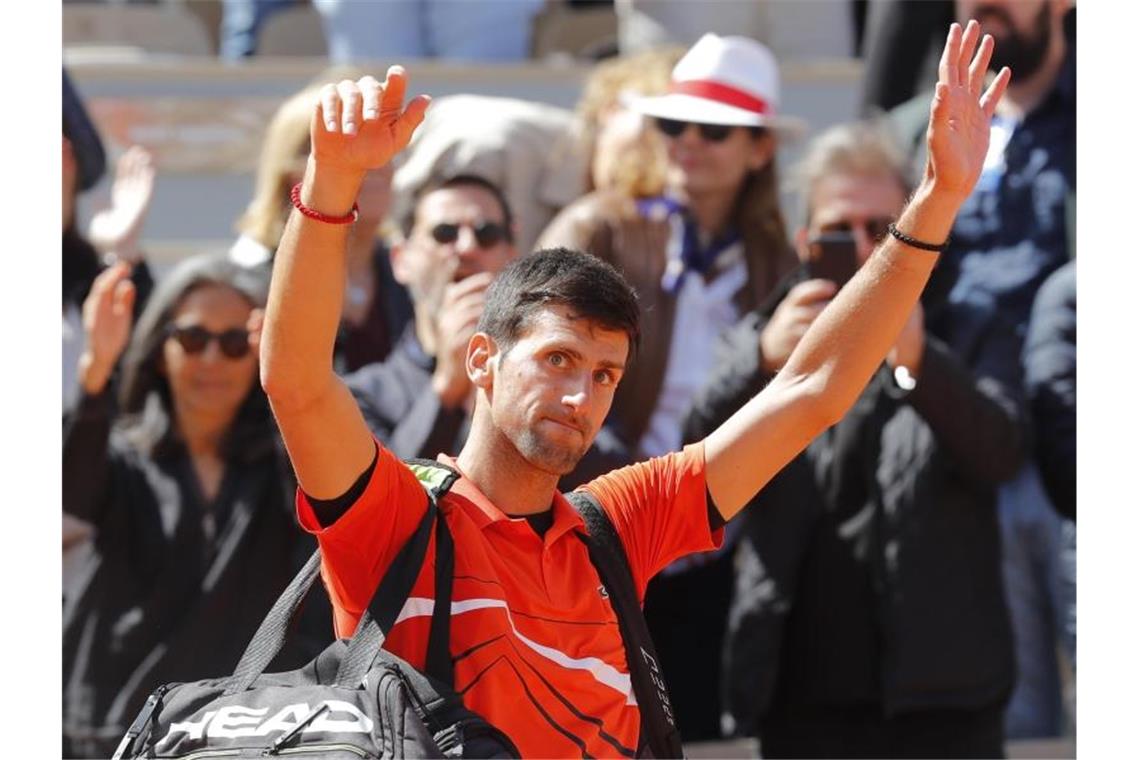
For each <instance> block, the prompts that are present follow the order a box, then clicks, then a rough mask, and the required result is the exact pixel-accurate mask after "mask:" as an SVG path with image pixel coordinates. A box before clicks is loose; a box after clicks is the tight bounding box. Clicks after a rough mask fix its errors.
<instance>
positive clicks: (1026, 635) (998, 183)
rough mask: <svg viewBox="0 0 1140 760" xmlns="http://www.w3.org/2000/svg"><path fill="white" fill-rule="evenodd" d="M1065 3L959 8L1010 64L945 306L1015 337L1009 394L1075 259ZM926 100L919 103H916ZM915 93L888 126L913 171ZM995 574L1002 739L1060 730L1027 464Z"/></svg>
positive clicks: (1043, 523)
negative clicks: (1003, 661)
mask: <svg viewBox="0 0 1140 760" xmlns="http://www.w3.org/2000/svg"><path fill="white" fill-rule="evenodd" d="M1070 6H1071V3H1070V2H1069V1H1068V0H1036V1H1034V0H1004V1H998V0H958V2H957V3H956V12H957V15H958V18H959V19H964V18H976V19H978V21H979V22H980V23H981V24H982V28H983V29H984V30H985V31H986V32H987V33H989V34H992V35H993V37H994V41H995V47H994V55H993V57H992V59H991V61H990V68H991V70H997V67H1000V66H1009V67H1010V68H1011V69H1012V71H1013V72H1014V74H1013V78H1012V80H1011V81H1010V84H1009V88H1008V89H1007V90H1006V93H1005V95H1004V97H1003V98H1002V100H1001V102H999V103H998V107H997V109H996V111H995V113H994V117H993V119H992V121H991V127H990V148H989V153H988V155H987V156H986V162H985V166H984V167H983V169H982V175H981V178H980V179H979V181H978V184H977V186H976V187H975V189H974V192H973V194H972V195H971V196H970V197H969V198H968V199H967V200H966V202H965V204H964V205H963V206H962V209H961V211H960V213H959V214H958V218H957V220H956V221H955V224H954V229H953V232H952V234H951V236H950V246H949V249H948V250H947V252H946V257H947V260H948V263H949V264H951V265H953V266H955V267H956V268H958V269H959V270H960V274H959V276H958V279H957V282H956V283H955V284H954V286H953V289H952V290H951V293H950V300H951V301H952V302H959V303H966V302H969V303H976V304H981V303H986V302H989V303H991V304H992V306H993V312H994V316H993V318H994V319H995V320H1001V321H1005V322H1006V323H1007V324H1008V326H1009V327H1011V328H1012V329H1013V330H1014V331H1015V334H1016V335H1017V337H1018V341H1019V342H1018V345H1017V346H1016V348H1017V350H1016V351H1011V352H1009V354H1008V360H1007V366H1006V367H1005V368H1004V376H1003V378H1002V379H1003V381H1005V382H1007V383H1009V384H1010V385H1013V386H1016V387H1020V385H1021V376H1022V367H1021V362H1020V359H1019V356H1020V347H1021V342H1022V341H1023V340H1024V336H1025V331H1026V328H1027V325H1028V322H1029V314H1030V310H1031V307H1032V304H1033V300H1034V296H1035V295H1036V293H1037V290H1038V288H1039V287H1040V286H1041V284H1042V283H1043V282H1044V281H1045V279H1046V278H1047V277H1048V276H1049V275H1050V274H1051V273H1052V272H1053V271H1054V270H1056V269H1058V268H1059V267H1060V266H1061V265H1062V264H1064V263H1065V262H1066V261H1068V260H1069V259H1070V258H1073V257H1075V251H1074V240H1075V234H1074V233H1075V209H1076V201H1075V196H1076V188H1077V175H1076V168H1077V162H1076V115H1077V114H1076V103H1077V80H1076V39H1075V35H1074V34H1072V33H1071V31H1072V29H1073V28H1074V27H1075V21H1074V19H1073V18H1072V17H1071V16H1069V17H1067V14H1069V13H1070V11H1071V7H1070ZM927 97H928V96H927ZM922 102H923V96H920V97H918V98H915V100H913V101H911V102H910V103H907V104H905V105H903V106H900V107H899V108H898V109H896V110H895V111H894V112H893V113H892V118H893V119H894V120H895V122H896V125H897V126H898V127H899V129H900V134H902V135H903V136H904V138H905V139H907V140H908V144H909V146H910V147H911V148H912V149H913V150H914V154H915V166H916V167H918V166H921V165H922V161H923V160H924V156H923V153H924V151H923V147H922V141H923V134H924V130H925V124H923V123H922V113H921V104H922ZM998 510H999V520H1000V524H1001V528H1002V544H1003V555H1004V556H1003V574H1004V576H1005V584H1006V596H1007V602H1008V604H1009V606H1010V613H1011V617H1012V620H1013V626H1014V639H1015V642H1016V649H1017V666H1018V680H1017V684H1016V686H1015V687H1014V692H1013V694H1012V696H1011V699H1010V704H1009V708H1008V710H1007V713H1006V733H1007V736H1008V737H1009V738H1027V737H1034V736H1055V735H1058V734H1059V733H1060V732H1061V725H1062V717H1063V716H1062V707H1061V704H1062V702H1061V683H1060V676H1059V669H1058V666H1057V658H1056V647H1057V641H1058V639H1057V634H1058V629H1059V626H1058V623H1059V616H1060V614H1061V608H1062V605H1060V604H1058V602H1057V599H1056V594H1055V589H1056V587H1057V576H1058V573H1059V562H1060V557H1061V552H1062V548H1061V543H1060V542H1061V532H1062V531H1061V528H1062V524H1061V521H1060V520H1061V519H1060V518H1059V517H1058V516H1057V514H1056V513H1055V511H1054V510H1053V509H1052V508H1051V507H1050V505H1049V501H1048V496H1047V495H1046V492H1045V490H1044V488H1043V487H1042V484H1041V479H1040V475H1039V473H1038V470H1037V467H1036V465H1035V464H1033V463H1032V462H1030V463H1028V464H1027V465H1026V466H1025V467H1024V468H1023V469H1022V470H1021V471H1020V472H1019V473H1018V475H1017V476H1015V477H1014V478H1013V479H1012V480H1010V481H1009V482H1007V483H1005V484H1004V485H1003V487H1002V488H1001V490H1000V492H999V499H998Z"/></svg>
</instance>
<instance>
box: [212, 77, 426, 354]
mask: <svg viewBox="0 0 1140 760" xmlns="http://www.w3.org/2000/svg"><path fill="white" fill-rule="evenodd" d="M349 73H350V71H349V70H348V69H335V70H332V71H329V72H326V74H327V76H328V77H329V78H330V79H341V78H344V77H345V76H348V75H349ZM318 91H319V88H318V87H316V86H313V87H307V88H306V89H304V90H302V91H301V92H299V93H297V94H296V95H294V96H292V97H291V98H289V99H288V100H287V101H285V103H283V104H282V105H281V107H280V108H278V109H277V112H276V113H275V114H274V116H273V119H272V121H270V123H269V126H268V127H267V129H266V135H265V140H264V142H263V144H262V150H261V159H260V161H259V163H258V169H257V183H256V187H255V190H254V197H253V200H252V201H250V204H249V207H248V208H247V209H246V211H245V213H244V214H243V215H242V217H241V218H240V219H239V220H238V229H239V231H240V232H241V237H239V238H238V240H237V242H236V243H235V244H234V246H233V248H232V250H231V253H232V255H233V256H234V257H235V259H236V260H237V261H238V262H239V263H242V264H245V265H253V264H257V263H260V262H264V261H266V260H268V259H269V258H271V257H272V255H273V252H274V251H275V250H276V248H277V243H278V241H279V240H280V239H281V231H282V229H283V228H284V226H285V219H286V218H287V217H288V212H289V209H290V208H291V207H290V205H289V193H290V191H291V190H292V188H293V185H295V184H297V183H298V182H300V181H301V177H302V176H303V175H304V173H305V156H306V155H308V150H309V120H310V118H311V114H312V109H313V105H314V103H316V99H317V96H318ZM391 185H392V168H391V167H390V166H389V167H385V168H382V169H378V170H376V171H374V172H369V174H368V178H367V181H366V182H365V183H364V185H363V186H362V187H361V192H360V197H359V198H358V199H357V204H358V206H359V208H360V211H359V215H358V217H357V221H356V224H355V225H354V226H353V230H352V237H351V241H350V243H349V256H348V259H347V260H346V280H345V289H344V294H345V298H344V310H343V312H342V316H341V327H340V331H339V333H338V335H337V343H336V350H335V359H336V366H337V369H338V371H341V372H351V371H352V370H355V369H358V368H360V367H363V366H364V365H366V364H370V363H372V362H376V361H381V360H382V359H384V358H385V357H386V356H387V355H388V353H389V352H390V351H391V350H392V346H393V345H394V344H395V342H396V339H397V338H398V337H399V335H400V332H401V331H402V330H403V328H404V325H405V324H407V322H408V320H409V319H410V318H411V302H410V301H409V299H408V294H407V292H406V291H405V290H404V289H403V287H401V286H400V284H399V283H397V282H396V280H395V279H394V278H393V277H392V267H391V264H390V262H389V258H388V248H387V245H386V244H385V242H384V240H383V238H382V237H381V236H380V234H379V233H380V231H381V225H382V223H383V222H384V219H385V217H386V216H387V214H388V209H389V206H390V205H391V201H392V189H391Z"/></svg>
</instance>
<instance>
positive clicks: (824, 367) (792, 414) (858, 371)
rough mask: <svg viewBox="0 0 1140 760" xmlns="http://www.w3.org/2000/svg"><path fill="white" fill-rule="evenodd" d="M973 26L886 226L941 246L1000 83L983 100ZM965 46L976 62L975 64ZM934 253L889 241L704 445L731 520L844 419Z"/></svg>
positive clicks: (953, 47)
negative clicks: (914, 172) (912, 181)
mask: <svg viewBox="0 0 1140 760" xmlns="http://www.w3.org/2000/svg"><path fill="white" fill-rule="evenodd" d="M980 34H981V32H980V27H979V26H978V24H977V22H975V21H971V22H970V23H969V24H968V25H967V27H966V30H965V32H963V30H962V28H961V27H960V26H959V25H958V24H953V25H952V26H951V27H950V33H949V35H948V36H947V39H946V47H945V48H944V50H943V52H942V59H941V61H940V63H939V67H938V85H937V88H936V90H935V95H934V100H933V102H932V103H931V108H930V125H929V127H928V129H927V145H928V148H929V158H928V160H927V166H926V174H925V177H924V178H923V181H922V183H921V184H920V186H919V188H918V190H917V191H916V192H915V195H914V197H913V198H912V199H911V201H910V203H909V204H907V207H906V209H904V211H903V213H902V215H901V216H900V218H899V220H898V223H897V228H898V230H899V231H901V232H902V233H904V234H906V235H909V236H910V237H911V238H914V239H917V240H921V241H926V242H928V243H941V242H942V241H944V240H945V239H946V238H947V236H948V235H949V234H950V228H951V226H952V225H953V223H954V216H955V215H956V214H957V212H958V208H959V207H960V206H961V204H962V202H963V201H964V200H965V199H966V197H967V196H968V195H969V194H970V192H971V191H972V190H973V187H974V184H975V183H976V182H977V179H978V175H979V174H980V172H981V167H982V162H983V160H984V159H985V155H986V150H987V149H988V147H989V125H990V118H991V117H992V115H993V111H994V108H995V107H996V105H997V102H998V100H1000V98H1001V95H1002V93H1003V92H1004V91H1005V86H1006V84H1007V83H1008V82H1009V70H1008V69H1004V68H1003V69H1002V71H1001V73H1000V74H998V76H997V77H996V78H995V79H994V81H993V82H992V84H991V85H990V86H989V88H988V89H986V90H985V92H984V93H983V84H984V78H985V72H986V67H987V65H988V64H989V58H990V54H991V53H992V51H993V39H992V38H991V37H989V36H988V35H987V36H986V37H985V38H984V39H983V40H982V42H981V45H980V47H979V46H978V38H979V36H980ZM975 48H977V54H976V55H975ZM936 261H937V256H936V255H935V254H933V253H930V252H927V251H922V250H917V249H915V248H913V247H911V246H909V245H906V244H904V243H902V242H900V241H899V240H897V239H895V238H894V237H891V236H888V237H887V239H886V241H885V242H884V243H882V244H881V245H880V246H879V248H878V249H877V250H876V251H875V253H874V254H873V255H872V256H871V258H870V259H869V260H868V261H867V263H866V264H864V265H863V267H862V268H861V269H860V270H859V272H858V273H857V274H856V275H855V277H853V278H852V279H851V281H850V282H849V283H848V284H847V285H846V286H844V287H843V289H842V290H841V291H840V292H839V294H838V295H836V297H835V298H834V299H833V300H832V302H831V303H830V304H829V305H828V307H827V308H826V309H824V311H823V313H822V314H820V315H819V317H818V318H817V319H816V320H815V322H814V323H813V324H812V326H811V328H810V329H809V330H808V331H807V333H806V334H805V335H804V337H803V339H802V340H801V341H800V343H799V345H798V346H797V347H796V349H795V351H794V352H793V353H792V355H791V357H790V358H789V360H788V362H787V364H785V365H784V367H783V368H782V369H781V370H780V372H779V373H777V375H776V377H775V378H774V379H773V380H772V382H771V383H770V384H769V385H768V386H767V387H766V388H765V389H764V390H763V391H761V392H760V393H759V394H757V395H756V396H755V397H754V398H753V399H751V400H750V401H749V402H748V403H747V404H745V405H744V406H743V407H742V408H741V409H740V410H739V411H738V412H736V414H734V415H733V416H732V417H730V418H729V419H728V420H727V421H726V422H725V423H724V424H723V425H721V426H720V427H719V428H717V429H716V430H715V431H713V433H712V434H710V435H709V436H708V438H706V439H705V459H706V478H707V484H708V489H709V493H710V494H711V495H712V497H713V501H714V502H715V504H716V506H717V509H718V510H719V511H720V513H721V515H722V516H723V517H724V518H725V519H729V518H731V517H732V516H733V515H735V514H736V513H737V512H738V511H739V510H740V509H741V508H742V507H743V506H744V505H745V504H746V503H747V502H748V501H749V500H750V499H751V498H752V497H753V496H754V495H755V494H756V492H757V491H759V490H760V488H762V487H763V486H764V484H765V483H767V482H768V480H769V479H771V477H772V476H773V475H775V474H776V473H777V472H779V471H780V469H782V468H783V467H784V465H786V464H787V463H788V462H789V461H791V459H792V458H793V457H795V456H796V454H798V453H799V452H800V451H802V450H803V449H804V448H805V447H806V446H807V445H808V443H810V442H811V440H812V439H813V438H815V436H817V435H818V434H819V433H821V432H822V431H823V430H825V429H826V428H827V427H829V426H831V425H833V424H835V423H836V422H837V421H839V419H841V418H842V417H843V415H844V414H846V413H847V410H848V409H849V408H850V407H851V405H852V404H853V403H854V402H855V399H856V398H857V397H858V396H859V394H860V393H861V392H862V390H863V388H864V387H865V386H866V384H867V381H868V380H869V379H870V377H871V375H872V373H874V371H875V369H876V368H877V367H878V366H879V365H880V364H881V363H882V361H883V358H884V357H885V356H886V355H887V352H888V351H889V350H890V349H891V347H892V346H893V345H894V343H895V341H896V339H897V337H898V335H899V333H900V331H901V330H902V328H903V325H904V324H905V323H906V321H907V319H908V318H909V316H910V314H911V311H912V310H913V309H914V305H915V303H916V302H917V301H918V298H919V296H920V295H921V293H922V290H923V288H924V287H925V286H926V282H927V279H928V278H929V277H930V273H931V272H932V271H933V269H934V264H935V263H936Z"/></svg>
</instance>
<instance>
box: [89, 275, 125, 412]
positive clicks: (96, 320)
mask: <svg viewBox="0 0 1140 760" xmlns="http://www.w3.org/2000/svg"><path fill="white" fill-rule="evenodd" d="M130 277H131V267H130V265H129V264H127V263H125V262H119V263H117V264H115V265H114V266H112V267H108V268H107V269H105V270H103V272H101V273H100V274H99V276H98V277H96V278H95V282H94V284H92V286H91V292H90V293H89V294H88V295H87V300H85V301H84V302H83V329H84V332H85V333H86V336H87V346H86V348H85V349H84V351H83V354H82V356H80V357H79V380H80V383H81V384H82V386H83V390H84V391H85V392H87V393H88V394H91V395H96V394H98V393H101V392H102V391H103V388H104V387H106V385H107V380H108V379H110V377H111V372H112V370H113V369H114V368H115V364H116V363H117V362H118V361H119V356H120V355H122V353H123V350H124V349H125V348H126V347H127V341H128V340H130V337H131V323H132V316H131V313H132V312H131V309H132V308H133V307H134V303H135V286H134V283H132V282H131V280H130Z"/></svg>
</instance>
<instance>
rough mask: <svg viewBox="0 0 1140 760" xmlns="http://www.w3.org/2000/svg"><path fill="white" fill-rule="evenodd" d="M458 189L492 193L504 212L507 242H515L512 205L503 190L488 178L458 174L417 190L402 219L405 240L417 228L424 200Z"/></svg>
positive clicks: (429, 183)
mask: <svg viewBox="0 0 1140 760" xmlns="http://www.w3.org/2000/svg"><path fill="white" fill-rule="evenodd" d="M457 187H477V188H480V189H482V190H485V191H487V192H488V193H490V195H491V196H492V197H493V198H494V199H495V201H496V202H497V203H498V204H499V208H500V209H501V210H502V212H503V226H504V227H505V228H506V233H507V242H508V243H511V242H514V231H513V229H512V226H513V224H514V216H513V215H512V214H511V204H510V203H508V202H507V196H506V195H504V194H503V191H502V188H500V187H499V186H498V185H496V184H495V183H494V182H492V181H491V180H489V179H487V178H486V177H480V176H479V175H478V174H456V175H454V176H451V177H447V178H444V179H441V180H436V181H434V182H428V183H427V184H425V185H423V186H421V187H420V188H419V189H418V190H416V194H415V195H414V196H413V197H412V202H411V203H410V204H409V205H408V210H407V211H406V212H405V213H404V216H403V218H402V219H400V232H402V233H403V235H404V238H405V239H407V238H409V237H411V235H412V229H413V228H414V227H415V226H416V217H417V215H418V214H419V211H420V202H421V201H422V200H423V199H424V198H426V197H427V196H428V195H430V194H431V193H434V192H435V191H437V190H451V189H454V188H457Z"/></svg>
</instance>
